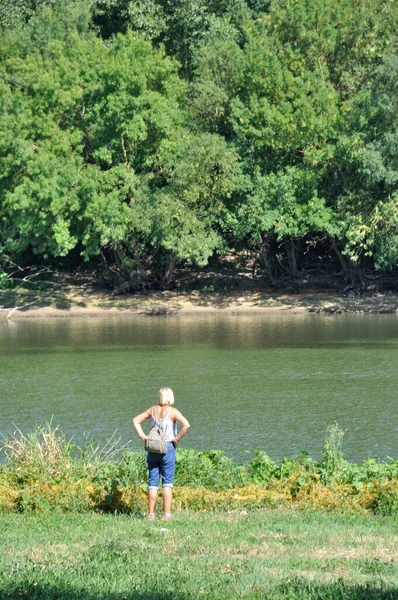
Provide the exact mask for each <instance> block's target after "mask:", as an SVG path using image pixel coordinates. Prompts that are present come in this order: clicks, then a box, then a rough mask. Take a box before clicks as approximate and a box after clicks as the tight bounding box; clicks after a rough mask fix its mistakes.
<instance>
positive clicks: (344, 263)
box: [332, 238, 363, 285]
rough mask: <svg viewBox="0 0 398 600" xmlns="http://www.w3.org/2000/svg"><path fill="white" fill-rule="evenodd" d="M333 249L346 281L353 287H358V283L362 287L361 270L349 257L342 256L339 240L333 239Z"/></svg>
mask: <svg viewBox="0 0 398 600" xmlns="http://www.w3.org/2000/svg"><path fill="white" fill-rule="evenodd" d="M332 248H333V250H334V251H335V253H336V256H337V258H338V259H339V263H340V265H341V268H342V269H343V272H344V276H345V279H346V281H347V282H348V283H350V284H351V285H357V284H358V283H360V284H361V285H362V284H363V276H362V272H361V268H360V267H359V266H358V265H356V264H354V263H353V262H352V261H351V260H350V259H349V258H348V257H346V256H344V254H342V252H341V250H340V248H339V246H338V243H337V240H335V239H334V238H332Z"/></svg>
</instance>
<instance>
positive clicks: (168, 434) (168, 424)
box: [151, 406, 177, 442]
mask: <svg viewBox="0 0 398 600" xmlns="http://www.w3.org/2000/svg"><path fill="white" fill-rule="evenodd" d="M172 410H173V408H172V407H171V406H170V408H169V410H168V411H167V412H166V414H165V416H164V417H163V419H158V407H157V406H153V407H152V411H151V412H152V416H151V427H153V426H154V425H155V423H159V422H161V423H162V429H163V431H164V437H165V438H166V442H170V441H171V440H174V438H175V436H176V435H177V421H173V420H172V419H170V415H171V411H172Z"/></svg>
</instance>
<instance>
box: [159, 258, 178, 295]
mask: <svg viewBox="0 0 398 600" xmlns="http://www.w3.org/2000/svg"><path fill="white" fill-rule="evenodd" d="M176 264H177V255H176V253H175V252H171V253H170V254H169V260H168V263H167V265H166V268H165V270H164V273H163V278H162V287H163V289H166V288H168V286H169V285H170V282H171V280H172V279H173V275H174V269H175V266H176Z"/></svg>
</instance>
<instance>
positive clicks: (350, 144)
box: [0, 0, 398, 289]
mask: <svg viewBox="0 0 398 600" xmlns="http://www.w3.org/2000/svg"><path fill="white" fill-rule="evenodd" d="M397 25H398V8H397V4H396V3H393V2H385V0H358V1H356V2H354V3H353V2H351V0H341V1H339V2H337V3H336V2H332V1H331V0H327V1H324V0H315V1H314V2H312V4H311V6H309V4H308V2H306V1H305V0H298V1H297V2H294V3H293V4H292V3H291V2H288V1H287V0H271V1H269V2H268V1H264V2H263V1H249V0H247V1H245V0H238V1H236V0H234V1H232V0H225V1H223V2H215V1H214V0H178V2H174V1H173V2H171V1H168V0H167V1H165V0H134V1H132V0H92V1H90V2H84V1H83V0H67V2H61V0H40V1H37V2H33V0H32V1H30V2H22V0H17V1H16V2H10V1H9V0H5V1H4V2H3V3H2V5H1V7H0V28H2V33H3V35H2V36H1V39H0V219H1V228H0V252H1V253H8V254H9V255H10V256H11V258H12V259H13V260H14V259H16V260H20V259H21V260H23V257H24V256H31V255H32V252H33V253H35V254H37V255H39V256H40V257H41V258H42V259H43V260H47V259H50V258H51V257H64V256H71V254H72V253H74V256H75V255H76V254H77V253H76V250H78V252H80V254H81V256H82V259H83V260H89V259H90V257H92V256H98V255H99V254H102V256H103V258H104V259H105V260H106V261H108V264H110V265H111V266H112V265H116V267H117V270H118V272H119V274H120V276H121V277H122V278H124V279H126V280H127V281H129V282H130V287H131V289H138V288H139V284H138V283H136V284H134V282H133V280H134V278H135V280H136V281H138V282H141V284H148V283H149V284H151V285H157V286H163V287H167V286H168V285H169V284H170V282H171V279H172V276H173V270H174V268H175V266H176V265H177V264H178V263H179V262H188V263H194V264H197V265H199V266H203V265H205V264H206V263H207V261H208V260H209V258H210V257H211V256H212V255H214V254H217V253H222V252H224V250H225V249H226V248H227V247H228V245H232V244H234V245H236V244H241V246H242V247H250V248H256V249H257V250H258V252H259V253H260V255H261V257H262V261H263V263H264V269H265V272H266V274H267V276H268V277H269V278H270V279H271V280H273V278H274V276H275V275H276V276H278V273H281V272H282V271H283V270H285V271H286V270H287V271H288V272H290V274H292V275H294V276H297V275H298V274H299V271H300V258H301V254H300V253H301V245H300V240H301V239H303V238H305V239H306V240H309V241H311V240H316V239H318V238H322V239H324V240H327V239H328V240H330V241H331V242H332V245H333V248H334V249H335V251H336V254H337V255H338V257H339V260H340V263H341V264H342V265H343V266H344V268H345V270H346V276H347V277H349V276H352V273H353V272H354V271H355V270H356V271H357V272H359V270H360V267H361V264H362V262H363V261H364V260H366V261H372V262H373V264H374V266H375V268H377V269H391V268H394V267H396V266H397V256H398V251H397V248H398V234H397V228H398V189H397V182H398V177H397V173H398V166H397V158H396V157H397V143H398V142H397V138H398V135H397V131H398V124H397V118H398V114H397V110H396V102H395V98H396V96H397V80H398V79H397V71H398V66H397V65H398V58H397V55H398V54H397V48H398V46H397V36H396V31H397ZM276 247H277V248H280V249H281V251H280V253H278V254H277V251H276V250H275V248H276ZM283 253H284V254H285V257H286V258H287V267H284V266H283V264H282V262H281V258H280V254H283ZM285 264H286V263H285ZM281 270H282V271H281ZM134 286H135V287H134Z"/></svg>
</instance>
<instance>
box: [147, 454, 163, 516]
mask: <svg viewBox="0 0 398 600" xmlns="http://www.w3.org/2000/svg"><path fill="white" fill-rule="evenodd" d="M160 456H161V455H160V454H153V453H152V452H148V454H147V463H148V512H149V515H150V516H152V515H153V514H154V512H155V505H156V498H157V495H158V487H159V479H160Z"/></svg>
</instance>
